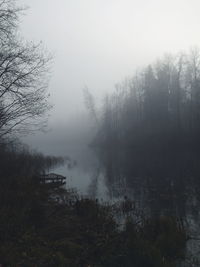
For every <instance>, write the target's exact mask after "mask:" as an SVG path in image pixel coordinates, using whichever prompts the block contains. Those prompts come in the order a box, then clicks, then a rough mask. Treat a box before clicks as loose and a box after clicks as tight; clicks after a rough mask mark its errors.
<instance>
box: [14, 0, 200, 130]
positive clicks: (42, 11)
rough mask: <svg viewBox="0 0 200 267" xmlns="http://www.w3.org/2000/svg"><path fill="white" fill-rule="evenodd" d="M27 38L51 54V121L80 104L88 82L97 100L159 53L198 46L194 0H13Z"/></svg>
mask: <svg viewBox="0 0 200 267" xmlns="http://www.w3.org/2000/svg"><path fill="white" fill-rule="evenodd" d="M18 2H19V5H21V6H28V7H29V8H28V9H27V10H26V12H25V13H26V15H25V16H23V17H22V18H21V24H20V25H21V26H20V29H21V32H22V35H23V36H24V38H25V39H26V40H29V41H34V42H39V41H42V42H43V45H44V46H45V48H47V49H48V51H50V52H51V53H52V54H53V56H54V60H53V64H52V74H51V81H50V84H49V91H50V94H51V98H50V101H51V103H52V104H54V109H53V110H52V112H51V118H50V121H49V123H50V127H53V125H56V124H57V125H58V124H60V125H63V124H64V125H65V124H66V123H67V121H68V120H69V118H70V117H73V116H74V114H76V113H77V114H78V113H80V112H82V110H83V108H84V104H83V102H84V101H83V94H82V89H83V88H84V87H85V86H87V87H88V88H89V90H90V91H91V92H92V93H93V94H94V95H95V97H96V98H97V101H98V102H99V103H100V102H101V100H102V99H103V96H104V94H105V93H106V92H111V91H113V90H114V86H115V84H116V83H118V82H120V81H122V80H123V79H124V78H126V77H130V76H131V75H133V74H134V72H135V70H136V69H137V68H141V67H143V66H145V65H147V64H150V63H152V62H153V61H155V60H156V59H157V58H159V57H161V56H162V55H163V54H164V53H177V52H178V51H185V50H188V49H190V48H191V47H192V46H199V47H200V16H199V10H200V1H199V0H56V1H55V0H18Z"/></svg>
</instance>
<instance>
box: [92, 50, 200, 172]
mask: <svg viewBox="0 0 200 267" xmlns="http://www.w3.org/2000/svg"><path fill="white" fill-rule="evenodd" d="M199 132H200V52H199V50H198V49H197V48H194V49H192V50H191V51H190V52H189V53H179V54H177V55H174V56H173V55H166V56H164V57H163V58H162V59H160V60H158V61H157V62H155V63H154V64H152V65H149V66H147V67H145V68H144V69H142V70H140V71H137V72H136V73H135V75H134V76H133V77H132V78H127V79H126V80H125V81H124V82H122V83H121V84H118V85H117V86H116V90H115V92H114V93H112V94H110V95H107V96H106V97H105V100H104V105H103V108H102V111H101V120H100V123H99V131H98V134H97V136H96V138H95V140H94V142H93V145H95V146H98V147H101V148H105V150H107V149H108V148H111V149H114V150H116V149H117V148H119V149H118V150H120V151H123V150H124V148H125V149H126V151H128V152H129V153H130V154H128V157H126V160H130V159H132V164H133V169H134V170H135V174H136V173H137V175H140V176H141V173H140V172H142V173H143V174H144V175H150V176H153V175H154V173H155V174H156V175H157V174H158V171H159V170H160V171H159V175H162V173H164V172H165V173H168V174H169V171H170V170H171V171H172V172H173V171H174V170H175V169H176V170H175V172H176V175H177V173H178V172H179V176H180V175H188V174H190V175H191V173H190V172H193V173H195V174H196V173H198V172H199V171H200V170H199V169H198V162H199V138H198V136H199ZM122 148H123V149H122ZM127 158H129V159H127ZM181 165H182V167H181ZM183 166H184V167H183ZM179 167H180V168H182V169H181V170H180V168H179ZM183 168H185V169H183ZM139 169H140V171H139ZM137 170H138V172H137ZM144 172H146V173H144ZM169 175H170V174H169Z"/></svg>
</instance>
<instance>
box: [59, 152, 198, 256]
mask: <svg viewBox="0 0 200 267" xmlns="http://www.w3.org/2000/svg"><path fill="white" fill-rule="evenodd" d="M72 158H73V159H75V161H76V164H75V165H74V166H73V167H72V168H67V166H63V167H61V168H59V169H57V170H56V172H58V173H60V174H63V175H65V176H67V186H68V187H73V188H76V189H77V190H78V192H79V193H80V194H81V195H84V196H89V197H91V198H98V199H99V200H103V201H115V200H119V199H123V198H124V197H126V198H128V199H130V200H132V201H133V202H134V205H135V207H136V208H137V209H138V210H141V211H142V212H143V213H145V214H147V215H151V216H160V215H170V216H176V217H178V218H180V219H181V220H183V222H184V223H185V225H186V226H187V227H188V229H189V234H190V235H191V237H192V238H193V239H191V240H190V241H189V242H188V246H189V249H188V253H191V254H195V255H197V254H198V253H199V252H200V245H199V243H200V242H199V238H200V234H199V233H200V226H199V221H200V181H199V179H198V177H196V176H192V175H191V176H190V177H189V176H181V175H180V176H177V170H176V171H175V172H174V168H171V170H172V171H171V173H170V171H169V170H168V171H167V172H164V173H163V174H162V176H160V172H157V170H156V172H155V171H154V170H153V169H151V170H149V169H148V171H144V169H145V168H146V169H147V166H145V165H144V166H143V168H141V170H140V171H137V172H136V171H135V170H136V169H138V166H136V165H135V166H134V163H133V162H132V159H133V158H134V157H131V156H130V154H128V153H127V154H126V153H121V152H120V153H119V152H116V151H106V152H105V151H104V152H102V151H101V153H100V152H98V153H97V151H94V150H92V149H89V148H86V147H85V148H83V149H81V150H76V153H74V154H73V157H72ZM130 158H131V160H130ZM133 166H134V168H133ZM179 166H181V162H179ZM157 167H158V168H159V166H155V167H154V168H155V169H156V168H157ZM166 168H170V166H167V167H166ZM181 168H182V167H181ZM163 170H165V169H163ZM140 173H141V174H142V175H139V174H140ZM148 174H149V175H148Z"/></svg>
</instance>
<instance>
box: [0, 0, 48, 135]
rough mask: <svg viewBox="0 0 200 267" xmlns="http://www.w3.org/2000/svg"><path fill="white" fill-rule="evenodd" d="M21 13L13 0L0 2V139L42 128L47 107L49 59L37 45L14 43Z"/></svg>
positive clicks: (21, 42) (1, 0) (16, 41)
mask: <svg viewBox="0 0 200 267" xmlns="http://www.w3.org/2000/svg"><path fill="white" fill-rule="evenodd" d="M21 11H22V9H20V8H17V7H16V6H15V1H14V0H0V36H1V38H0V137H2V136H5V135H7V134H9V133H12V132H13V131H20V132H24V131H27V130H28V129H29V130H32V129H33V128H35V127H36V126H37V127H36V128H37V129H38V128H41V127H43V126H44V123H45V120H44V119H43V118H42V116H43V115H44V114H45V112H46V111H47V110H48V109H49V108H50V105H49V104H48V102H47V99H48V94H47V90H46V89H47V85H48V79H47V73H48V69H49V62H50V59H51V57H50V56H49V55H47V54H45V52H44V51H43V49H42V47H41V44H38V45H34V44H32V43H26V42H24V41H21V40H18V38H17V36H16V32H17V26H18V16H19V13H20V12H21ZM30 126H31V127H30ZM33 126H34V127H33Z"/></svg>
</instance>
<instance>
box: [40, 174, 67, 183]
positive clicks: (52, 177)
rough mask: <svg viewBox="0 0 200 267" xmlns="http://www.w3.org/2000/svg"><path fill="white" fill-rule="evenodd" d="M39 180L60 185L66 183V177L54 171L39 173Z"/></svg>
mask: <svg viewBox="0 0 200 267" xmlns="http://www.w3.org/2000/svg"><path fill="white" fill-rule="evenodd" d="M40 182H41V183H42V184H51V185H55V186H62V185H65V184H66V177H65V176H63V175H60V174H56V173H49V174H42V175H40Z"/></svg>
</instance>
